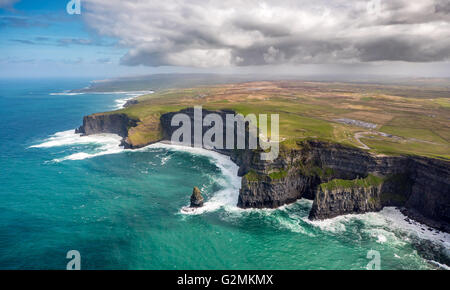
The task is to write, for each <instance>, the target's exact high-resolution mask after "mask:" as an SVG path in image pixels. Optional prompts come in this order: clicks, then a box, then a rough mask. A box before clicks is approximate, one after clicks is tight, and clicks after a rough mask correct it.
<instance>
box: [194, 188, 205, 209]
mask: <svg viewBox="0 0 450 290" xmlns="http://www.w3.org/2000/svg"><path fill="white" fill-rule="evenodd" d="M203 202H204V199H203V196H202V193H201V192H200V189H198V187H197V186H195V187H194V190H193V191H192V195H191V207H202V206H203Z"/></svg>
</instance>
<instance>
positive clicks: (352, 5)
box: [83, 0, 450, 67]
mask: <svg viewBox="0 0 450 290" xmlns="http://www.w3.org/2000/svg"><path fill="white" fill-rule="evenodd" d="M83 5H84V12H83V17H84V19H85V21H86V23H87V24H88V25H89V26H90V27H92V28H93V29H94V30H96V31H97V32H98V33H99V34H101V35H105V36H110V37H114V38H117V39H118V40H119V44H120V45H121V46H123V47H125V48H127V49H128V52H127V53H126V54H125V55H124V56H123V57H122V59H121V63H122V64H125V65H130V66H136V65H146V66H165V65H169V66H170V65H172V66H191V67H226V66H254V65H278V64H347V63H350V64H352V63H353V64H354V63H366V62H378V61H406V62H439V61H446V60H449V59H450V4H449V1H448V0H421V1H410V0H335V1H328V0H315V1H306V0H281V1H280V0H266V1H259V0H227V1H222V0H220V1H219V0H210V1H203V0H190V1H176V0H166V1H143V0H129V1H121V0H84V1H83Z"/></svg>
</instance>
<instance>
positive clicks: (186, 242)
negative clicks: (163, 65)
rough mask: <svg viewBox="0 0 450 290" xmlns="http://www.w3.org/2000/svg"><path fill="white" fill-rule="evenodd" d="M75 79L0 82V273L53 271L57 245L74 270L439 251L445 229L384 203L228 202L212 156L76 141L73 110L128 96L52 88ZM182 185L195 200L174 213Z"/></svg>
mask: <svg viewBox="0 0 450 290" xmlns="http://www.w3.org/2000/svg"><path fill="white" fill-rule="evenodd" d="M87 84H88V82H87V80H70V81H69V80H39V81H36V80H35V81H19V80H16V81H11V80H10V81H0V117H1V120H2V122H1V123H0V168H1V174H0V269H65V268H66V263H67V262H68V260H67V259H66V253H67V252H68V251H69V250H78V251H79V252H80V254H81V267H82V269H365V268H366V265H367V264H368V263H369V261H370V259H368V258H367V253H368V251H370V250H376V251H378V252H379V253H380V258H381V268H382V269H435V268H437V267H438V266H437V265H438V264H437V263H436V261H439V262H440V263H441V264H442V263H443V261H444V262H445V261H448V259H449V258H448V257H449V256H450V255H449V249H450V246H449V245H450V238H449V235H447V234H443V233H438V232H436V231H433V230H428V228H427V227H424V226H421V225H417V224H412V225H411V224H409V223H407V222H406V221H404V216H402V215H401V214H400V213H399V211H398V210H396V209H394V208H387V209H385V210H383V211H382V212H381V213H370V214H365V215H351V216H344V217H339V218H335V219H331V220H328V221H323V222H313V223H312V222H310V221H308V219H307V216H308V212H309V209H310V207H311V202H310V201H307V200H300V201H299V202H297V203H295V204H292V205H289V206H285V207H283V208H280V209H276V210H240V209H238V208H236V206H235V204H236V202H237V196H238V189H239V186H240V179H239V178H238V177H237V176H236V172H237V167H236V166H235V165H234V164H233V163H232V162H231V161H229V160H228V158H226V157H224V156H221V155H218V154H216V153H212V152H208V151H204V150H198V149H186V148H180V147H170V146H167V145H153V146H150V147H147V148H144V149H141V150H137V151H130V150H123V149H121V148H120V147H119V146H118V144H119V140H120V139H119V138H117V136H114V135H102V136H90V137H79V136H78V135H76V134H74V133H73V129H74V128H76V127H77V126H79V125H80V124H81V121H82V117H83V116H84V115H86V114H90V113H94V112H99V111H107V110H112V109H114V107H116V106H117V105H119V104H120V102H118V101H117V100H120V99H124V98H129V97H130V96H131V94H127V93H121V94H82V95H67V94H66V95H65V94H52V93H58V92H64V91H66V90H70V89H74V88H80V87H84V86H86V85H87ZM122 103H123V102H122ZM193 186H198V187H200V188H201V190H202V192H203V193H204V195H205V197H206V200H207V203H206V206H205V208H203V209H201V210H200V211H198V212H195V213H192V214H184V213H183V212H182V211H181V209H182V208H183V206H186V205H187V204H188V203H189V197H190V194H191V192H192V188H193ZM441 267H445V265H442V266H441Z"/></svg>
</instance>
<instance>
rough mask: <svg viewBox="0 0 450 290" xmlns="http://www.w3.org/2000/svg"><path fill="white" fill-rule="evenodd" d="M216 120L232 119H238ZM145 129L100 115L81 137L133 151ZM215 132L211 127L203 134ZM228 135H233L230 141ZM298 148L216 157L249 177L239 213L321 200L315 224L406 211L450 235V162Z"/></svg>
mask: <svg viewBox="0 0 450 290" xmlns="http://www.w3.org/2000/svg"><path fill="white" fill-rule="evenodd" d="M181 112H182V113H184V114H186V115H188V116H189V118H190V119H191V124H192V126H194V125H193V124H194V118H193V116H194V111H193V109H186V110H182V111H181ZM208 113H212V112H209V111H206V110H203V116H205V115H206V114H208ZM214 113H217V114H218V115H220V116H221V117H222V118H223V119H224V118H225V115H226V114H227V113H232V112H231V111H219V112H214ZM174 114H175V113H167V114H163V115H162V116H161V118H160V123H161V130H162V132H161V133H162V134H161V135H162V136H163V138H162V139H163V140H170V137H171V136H172V133H173V132H174V131H175V130H176V129H177V127H172V126H171V120H172V117H173V116H174ZM137 122H138V121H137V120H132V119H130V118H128V117H127V116H126V115H124V114H106V115H93V116H88V117H85V118H84V120H83V126H81V127H80V128H79V129H78V132H80V133H83V134H86V135H90V134H96V133H115V134H118V135H120V136H122V137H123V138H124V140H125V144H127V143H126V139H127V135H128V130H129V129H130V127H133V126H136V124H137ZM223 123H224V124H226V122H223ZM192 129H193V127H192ZM208 129H209V127H203V130H202V134H204V133H205V132H206V131H207V130H208ZM225 131H226V128H224V131H223V138H224V141H225V138H226V135H225ZM235 133H236V131H235ZM247 133H248V132H247ZM247 133H246V134H247ZM247 137H248V136H246V138H247ZM193 141H194V140H192V144H194V143H193ZM293 148H294V149H287V148H284V149H283V150H281V152H280V155H279V156H278V158H277V159H276V160H274V161H270V162H269V161H262V160H260V158H259V154H260V152H259V151H258V150H250V149H248V148H247V149H243V150H227V149H218V150H216V151H218V152H220V153H223V154H227V155H229V156H230V157H231V159H232V160H233V161H234V162H235V163H236V164H238V165H239V175H240V176H242V177H243V178H242V187H241V190H240V193H239V200H238V206H239V207H242V208H276V207H279V206H281V205H284V204H288V203H292V202H294V201H296V200H298V199H299V198H308V199H313V200H314V202H313V206H312V210H311V213H310V216H309V217H310V219H326V218H331V217H335V216H338V215H342V214H348V213H364V212H370V211H378V210H381V209H382V208H383V207H384V206H399V207H403V208H404V210H405V211H404V212H405V213H406V214H407V215H409V216H411V217H413V218H415V219H417V220H419V221H421V222H423V223H426V224H428V225H431V226H434V227H438V228H440V229H442V230H445V231H450V226H449V225H450V162H448V161H444V160H437V159H430V158H422V157H413V156H380V155H373V154H370V153H368V152H366V151H363V150H361V149H358V148H354V147H349V146H343V145H340V144H336V143H330V142H324V141H317V140H303V141H301V142H298V144H297V145H296V146H294V147H293Z"/></svg>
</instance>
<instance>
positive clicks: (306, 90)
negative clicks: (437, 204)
mask: <svg viewBox="0 0 450 290" xmlns="http://www.w3.org/2000/svg"><path fill="white" fill-rule="evenodd" d="M449 96H450V90H449V89H446V88H441V89H436V88H417V87H411V86H409V87H405V86H382V85H362V84H341V83H315V82H299V81H276V82H250V83H239V84H227V85H218V86H208V87H206V86H205V87H198V88H191V89H174V90H166V91H162V92H158V93H155V94H152V95H146V96H142V97H140V98H139V99H138V100H139V104H136V105H133V106H130V107H128V108H125V109H122V110H120V112H121V113H125V114H127V115H128V116H130V117H132V118H135V119H138V120H140V122H139V124H138V126H137V127H135V128H132V129H131V130H130V132H129V139H130V141H131V142H132V144H134V145H144V144H148V143H150V142H152V141H156V140H158V139H159V138H161V129H160V126H159V117H160V116H161V114H164V113H167V112H174V111H178V110H181V109H184V108H187V107H192V106H195V105H201V106H203V108H205V109H209V110H219V109H232V110H234V111H235V112H237V113H241V114H244V115H247V114H249V113H253V114H279V115H280V138H281V140H283V146H287V147H295V146H297V143H298V141H301V140H304V139H305V138H317V139H325V140H329V141H333V142H337V143H341V144H346V145H351V146H357V147H361V148H365V149H366V150H369V151H371V152H373V153H382V154H414V155H422V156H428V157H435V158H444V159H449V158H450V153H449V152H450V143H449V139H450V122H449V116H450V97H449ZM109 113H111V112H109ZM106 114H108V113H106ZM368 123H370V124H372V125H374V126H376V127H375V128H370V126H367V124H368ZM370 124H369V125H370Z"/></svg>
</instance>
